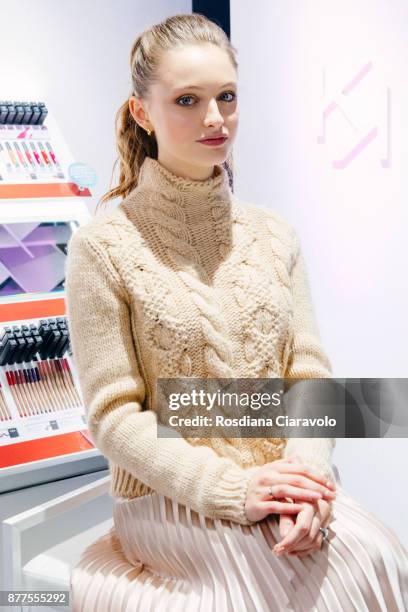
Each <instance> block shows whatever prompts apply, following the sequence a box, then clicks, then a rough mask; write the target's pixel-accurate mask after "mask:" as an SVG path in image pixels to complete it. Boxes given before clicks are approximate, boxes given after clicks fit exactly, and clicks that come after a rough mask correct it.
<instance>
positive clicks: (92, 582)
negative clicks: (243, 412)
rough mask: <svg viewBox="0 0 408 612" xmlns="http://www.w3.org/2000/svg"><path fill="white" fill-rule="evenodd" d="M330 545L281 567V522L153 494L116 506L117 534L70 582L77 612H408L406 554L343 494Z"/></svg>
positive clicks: (99, 544)
mask: <svg viewBox="0 0 408 612" xmlns="http://www.w3.org/2000/svg"><path fill="white" fill-rule="evenodd" d="M337 492H338V494H337V498H336V500H335V501H334V502H333V519H332V521H331V523H330V526H329V542H323V545H322V548H321V549H320V550H318V551H315V552H313V553H312V554H310V555H309V556H307V557H302V558H299V557H296V556H288V555H283V556H280V557H276V556H275V555H274V554H273V553H272V550H271V549H272V547H273V546H274V545H275V543H276V542H277V541H280V540H281V539H282V538H281V536H280V533H279V525H278V522H277V520H276V516H275V515H271V516H269V517H268V518H267V519H265V520H263V521H261V522H259V523H256V524H255V525H253V526H243V525H239V524H237V523H233V522H231V521H226V520H212V519H208V518H206V517H205V516H203V515H201V514H198V513H197V512H195V511H193V510H190V509H189V508H187V507H185V506H183V505H181V504H178V503H177V502H175V501H173V500H171V499H169V498H167V497H164V496H163V495H159V494H157V493H153V494H151V495H146V496H143V497H139V498H136V499H133V500H125V499H121V498H120V499H116V500H115V505H114V527H113V528H112V529H111V530H110V531H109V532H108V533H107V534H106V535H105V536H103V537H101V538H100V539H98V540H97V541H96V542H94V543H93V544H92V545H91V546H89V547H88V548H87V549H86V550H85V551H84V553H83V555H82V557H81V560H80V561H79V563H78V564H77V565H76V566H75V567H74V568H73V570H72V573H71V604H72V610H73V611H74V612H125V611H126V612H181V611H183V612H280V611H286V612H287V611H293V612H306V611H307V612H343V611H344V612H407V611H408V552H407V550H406V549H405V548H404V546H403V545H402V543H401V542H400V541H399V539H398V538H397V536H396V534H395V533H394V532H393V531H392V530H391V529H390V528H389V527H387V526H386V525H385V524H384V523H382V522H381V521H380V520H378V519H377V518H376V517H375V516H374V515H373V514H371V513H370V512H368V511H366V510H365V509H364V508H363V507H362V506H360V505H359V504H358V503H357V502H356V501H355V500H354V499H353V498H352V497H351V496H350V495H348V494H347V493H346V492H345V491H344V489H343V488H342V487H340V486H337Z"/></svg>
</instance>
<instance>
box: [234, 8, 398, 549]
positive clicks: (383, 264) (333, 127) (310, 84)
mask: <svg viewBox="0 0 408 612" xmlns="http://www.w3.org/2000/svg"><path fill="white" fill-rule="evenodd" d="M407 23H408V5H407V4H406V2H403V1H402V0H382V1H380V0H342V1H341V2H335V1H332V2H326V1H323V0H313V2H311V1H309V0H285V1H284V2H282V1H277V0H275V1H273V2H271V1H270V0H258V2H255V3H253V5H252V6H251V10H250V11H248V4H247V2H244V1H243V0H232V1H231V39H232V43H233V45H234V46H235V47H236V48H237V49H238V62H239V81H240V87H239V99H240V130H239V136H238V138H237V141H236V145H235V148H234V162H235V167H236V170H235V190H236V193H237V195H238V196H240V197H241V198H243V199H247V200H249V201H253V202H255V203H258V204H262V205H267V206H270V207H271V208H273V209H275V210H276V211H278V212H279V213H281V214H282V215H284V216H285V217H286V218H287V219H288V220H289V221H290V222H291V223H292V224H293V225H294V226H295V228H296V229H297V230H298V233H299V235H300V238H301V242H302V246H303V250H304V253H305V256H306V261H307V264H308V270H309V278H310V283H311V287H312V295H313V302H314V306H315V311H316V315H317V319H318V323H319V328H320V331H321V336H322V340H323V344H324V347H325V349H326V351H327V353H328V355H329V357H330V359H331V362H332V364H333V369H334V376H336V377H339V378H341V377H354V378H364V377H406V376H407V374H408V360H407V341H408V324H407V316H406V313H407V310H408V309H407V306H408V280H407V274H406V272H405V269H406V261H407V256H408V248H407V244H406V234H407V217H408V213H407V211H408V207H407V195H408V194H407V182H406V180H404V178H405V176H404V170H405V173H406V168H407V162H408V126H407V117H408V115H407V112H406V108H408V88H407V87H406V66H407V63H408V48H407V46H406V24H407ZM361 70H363V71H364V70H365V76H364V74H360V77H361V78H360V80H358V78H356V77H357V75H358V73H359V72H360V71H361ZM324 79H325V91H324V90H323V84H324ZM353 79H355V80H354V81H353ZM357 81H358V82H357ZM353 84H354V87H353ZM347 85H349V88H347V87H346V86H347ZM345 87H346V92H348V93H342V90H343V88H345ZM388 90H389V97H390V100H391V104H390V110H389V112H388V113H387V91H388ZM333 100H334V101H336V102H337V104H338V105H339V106H338V109H337V111H335V112H332V113H331V114H330V115H329V118H328V120H327V122H326V142H325V143H323V144H319V143H318V140H317V139H318V136H319V135H321V133H322V112H323V109H324V108H325V107H326V105H327V104H329V103H330V101H333ZM375 127H377V135H376V137H375V138H374V139H373V140H372V141H371V142H370V144H368V145H367V146H365V147H364V148H363V145H361V147H362V148H361V151H360V153H359V154H358V155H356V156H355V157H354V158H353V159H352V161H350V163H348V164H347V165H346V166H345V167H344V168H342V169H336V168H334V167H333V160H336V159H342V158H343V157H345V156H346V155H347V153H349V154H350V152H351V151H352V150H353V148H354V147H356V146H357V144H358V143H362V142H363V138H365V137H366V138H367V141H368V139H369V138H370V137H373V134H375V132H374V131H373V130H374V129H375ZM387 145H388V149H387ZM384 159H386V160H388V167H387V163H385V167H384V166H383V165H382V164H381V160H384ZM406 457H407V441H406V439H401V438H400V439H383V440H379V439H367V440H360V439H343V438H342V439H338V441H337V447H336V449H335V454H334V461H335V463H336V464H337V466H338V467H339V470H340V475H341V478H342V481H343V486H344V487H345V488H346V489H347V490H348V491H349V492H350V493H351V494H353V495H354V497H355V498H356V499H357V500H358V501H359V502H360V503H362V504H363V505H364V506H365V507H366V508H367V509H369V510H370V511H372V512H373V513H374V514H376V515H377V516H378V517H380V518H382V520H383V521H384V522H386V523H387V524H389V525H390V526H392V527H393V528H394V529H395V530H396V531H397V532H398V534H399V536H400V537H401V539H403V540H404V541H405V544H407V543H408V525H407V523H406V520H405V517H406V515H407V512H408V494H407V477H406V466H407V459H406Z"/></svg>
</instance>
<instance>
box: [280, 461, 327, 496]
mask: <svg viewBox="0 0 408 612" xmlns="http://www.w3.org/2000/svg"><path fill="white" fill-rule="evenodd" d="M286 470H289V471H285V472H282V471H281V470H279V471H278V474H277V476H276V479H277V480H278V481H279V482H283V483H285V484H292V485H295V486H298V487H304V488H305V489H311V490H312V491H318V492H319V493H321V494H322V495H324V496H325V497H328V498H329V499H335V497H336V493H335V492H334V491H332V490H331V489H330V488H329V487H326V486H324V485H322V484H319V483H318V482H316V481H314V480H312V479H311V478H308V477H307V476H302V475H301V474H299V472H297V471H296V470H294V471H293V472H292V473H290V470H291V466H288V467H287V468H286Z"/></svg>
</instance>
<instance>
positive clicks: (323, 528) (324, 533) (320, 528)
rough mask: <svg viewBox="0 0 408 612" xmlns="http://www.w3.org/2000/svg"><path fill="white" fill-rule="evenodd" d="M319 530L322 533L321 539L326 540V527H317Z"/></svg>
mask: <svg viewBox="0 0 408 612" xmlns="http://www.w3.org/2000/svg"><path fill="white" fill-rule="evenodd" d="M319 531H321V532H322V534H323V540H327V539H328V538H329V530H328V529H327V527H319Z"/></svg>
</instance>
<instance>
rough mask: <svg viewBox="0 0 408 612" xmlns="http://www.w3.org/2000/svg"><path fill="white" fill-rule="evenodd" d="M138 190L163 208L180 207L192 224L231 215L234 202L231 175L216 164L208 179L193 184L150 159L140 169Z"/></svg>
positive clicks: (188, 179)
mask: <svg viewBox="0 0 408 612" xmlns="http://www.w3.org/2000/svg"><path fill="white" fill-rule="evenodd" d="M136 190H139V191H140V190H146V191H150V192H152V191H153V192H155V193H156V195H158V196H159V198H158V202H159V203H160V202H161V204H162V205H163V206H164V207H167V208H168V207H169V206H170V207H171V204H170V203H173V204H174V205H175V206H176V207H177V206H181V207H182V209H183V213H184V215H185V219H186V221H187V222H189V223H193V224H194V223H205V222H206V221H212V222H213V221H214V220H217V218H219V217H220V216H224V215H225V214H226V213H227V212H229V211H230V207H231V200H232V192H231V188H230V185H229V179H228V173H227V171H226V170H225V168H224V167H223V166H221V165H218V164H216V165H215V166H214V172H213V174H212V176H211V177H209V178H208V179H204V180H194V179H190V178H185V177H182V176H178V175H177V174H174V173H173V172H171V171H170V170H168V169H167V168H165V167H164V166H163V165H162V164H161V163H160V162H159V161H158V160H157V159H153V158H151V157H146V158H145V159H144V161H143V164H142V166H141V167H140V172H139V179H138V184H137V187H136ZM160 196H162V197H160ZM168 212H170V211H169V210H168Z"/></svg>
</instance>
